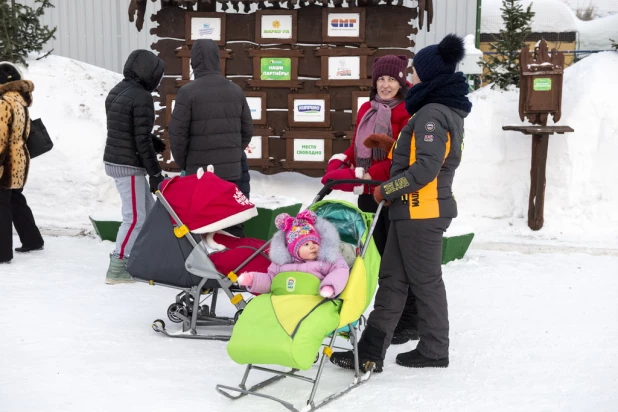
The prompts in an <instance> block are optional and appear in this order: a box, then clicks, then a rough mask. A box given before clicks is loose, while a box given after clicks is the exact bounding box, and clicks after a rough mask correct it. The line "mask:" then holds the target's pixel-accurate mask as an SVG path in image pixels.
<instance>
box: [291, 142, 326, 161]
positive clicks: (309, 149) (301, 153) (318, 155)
mask: <svg viewBox="0 0 618 412" xmlns="http://www.w3.org/2000/svg"><path fill="white" fill-rule="evenodd" d="M294 160H295V161H299V162H323V161H324V140H323V139H294Z"/></svg>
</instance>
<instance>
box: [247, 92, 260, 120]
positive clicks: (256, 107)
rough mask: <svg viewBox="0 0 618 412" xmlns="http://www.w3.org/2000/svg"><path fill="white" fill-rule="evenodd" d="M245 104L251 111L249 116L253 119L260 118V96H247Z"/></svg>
mask: <svg viewBox="0 0 618 412" xmlns="http://www.w3.org/2000/svg"><path fill="white" fill-rule="evenodd" d="M247 104H248V105H249V110H250V111H251V118H252V119H253V120H262V116H263V114H262V98H261V97H247Z"/></svg>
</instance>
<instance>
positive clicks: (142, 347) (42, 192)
mask: <svg viewBox="0 0 618 412" xmlns="http://www.w3.org/2000/svg"><path fill="white" fill-rule="evenodd" d="M616 67H618V53H602V54H598V55H594V56H591V57H588V58H586V59H584V60H582V61H581V62H579V63H577V64H575V65H574V66H572V67H571V68H569V69H567V70H566V73H565V83H564V99H563V112H562V119H561V120H560V121H559V122H558V124H561V125H569V126H571V127H573V128H574V129H575V132H574V133H570V134H567V135H563V136H554V137H551V138H550V147H549V158H548V164H547V167H548V169H547V189H546V204H545V227H544V228H543V229H542V230H541V231H538V232H532V231H531V230H529V229H528V228H527V225H526V211H527V203H528V191H529V180H530V177H529V168H530V137H527V136H523V135H520V134H518V133H514V132H504V131H502V129H501V127H502V126H503V125H507V124H521V122H520V120H519V117H518V115H517V99H518V92H517V91H516V90H512V91H508V92H499V91H494V90H490V89H489V88H485V89H482V90H480V91H477V92H475V93H474V94H472V95H471V99H472V101H473V103H474V108H473V112H472V114H471V115H470V116H469V117H468V119H467V120H466V147H465V150H464V158H463V162H462V165H461V167H460V169H459V170H458V173H457V177H456V180H455V192H456V195H457V199H458V203H459V207H460V217H459V218H457V219H456V220H455V221H454V224H453V226H452V230H450V231H449V234H451V233H453V232H461V231H465V229H467V228H471V229H472V230H473V231H474V232H475V234H476V237H475V241H474V242H473V244H472V249H471V251H470V252H469V253H468V255H467V256H466V258H465V259H463V260H462V261H458V262H452V263H450V264H448V265H446V266H445V267H444V273H445V282H446V284H447V293H448V296H449V309H450V321H451V365H450V367H449V368H448V369H443V370H408V369H404V368H401V367H399V366H397V365H395V364H394V356H395V355H396V353H398V352H399V351H408V350H411V349H412V348H413V347H414V344H411V343H409V344H406V345H404V346H403V347H401V348H398V347H393V348H391V349H390V350H389V352H388V357H387V367H386V370H385V373H383V374H381V375H376V376H375V377H373V378H372V380H371V381H370V382H369V383H368V384H366V385H365V386H363V387H361V388H358V389H356V390H355V391H354V392H352V393H351V394H349V395H348V396H346V397H345V398H343V399H341V400H339V401H337V402H335V403H333V404H332V405H330V406H328V407H327V408H324V410H325V411H336V410H337V411H341V410H343V411H357V410H376V411H381V410H388V409H393V410H394V409H398V410H405V411H407V410H444V411H495V410H496V409H500V410H504V411H531V410H533V411H584V410H586V411H588V410H594V411H615V410H618V393H617V392H616V389H615V388H616V387H618V366H617V365H618V346H617V345H616V341H617V339H618V327H617V326H616V318H617V315H618V305H616V303H615V294H616V290H618V269H617V268H618V229H617V228H618V214H616V206H617V205H618V186H617V185H616V184H615V180H616V179H615V159H616V158H618V140H616V135H617V134H618V117H616V112H618V100H616V97H615V96H617V95H618V79H617V78H616V77H615V76H614V74H615V73H614V72H615V68H616ZM26 76H27V77H28V78H30V79H32V80H33V81H34V82H35V86H36V90H35V94H34V100H35V104H34V107H33V110H32V116H33V118H36V117H39V116H40V117H42V118H43V120H44V121H45V124H46V126H47V129H48V131H49V132H50V135H51V136H52V138H53V140H54V143H55V147H54V149H53V150H52V151H51V152H50V153H48V154H46V155H45V156H41V157H40V158H37V159H34V160H33V162H32V165H31V174H30V177H29V181H28V184H27V186H26V190H25V193H26V195H27V197H28V199H29V202H30V204H31V206H32V208H33V210H34V214H35V217H36V219H37V222H38V223H39V224H40V225H41V226H42V227H43V231H44V234H45V241H46V246H45V250H44V251H43V252H38V253H32V254H29V255H26V256H24V255H18V256H16V257H15V259H14V261H13V263H12V264H10V265H2V266H0V278H1V279H2V282H0V313H2V316H0V328H1V330H2V331H3V332H2V335H1V336H2V339H0V412H14V411H19V412H21V411H62V412H65V411H80V412H81V411H83V410H92V411H110V410H116V411H118V412H128V411H142V410H143V411H149V412H150V411H169V410H171V409H174V410H176V409H178V410H186V409H188V408H191V409H198V408H201V409H204V410H209V411H222V410H232V411H236V410H239V411H240V410H244V411H252V410H258V411H276V410H282V408H279V407H278V406H276V405H273V404H271V403H269V402H267V401H264V400H260V399H257V400H256V399H245V400H241V401H238V402H237V403H231V402H230V401H228V400H227V399H225V398H223V397H222V396H220V395H218V394H217V393H216V392H215V390H214V386H215V384H216V383H225V384H231V385H233V384H236V383H238V382H239V380H240V374H241V372H242V370H243V367H242V366H239V365H235V364H234V363H233V362H232V361H231V360H230V359H229V358H228V357H227V354H226V352H225V344H224V343H221V342H206V341H187V340H175V339H170V338H165V337H163V336H161V335H158V334H156V333H155V332H154V331H152V329H151V328H150V324H151V322H152V321H153V320H154V319H157V318H162V319H165V316H166V315H165V312H166V309H167V307H168V305H169V304H170V303H172V302H173V300H174V296H175V294H176V291H175V290H171V289H167V288H163V287H150V286H147V285H144V284H136V285H119V286H113V287H112V286H107V285H105V284H104V283H103V279H104V276H105V270H106V268H107V264H108V257H107V255H108V253H109V252H110V251H111V250H112V249H113V245H112V244H111V243H110V242H102V241H99V240H97V239H95V238H94V237H93V236H92V228H91V226H90V223H89V221H88V216H89V215H93V214H100V213H111V214H114V213H116V214H118V212H119V199H118V195H117V194H116V192H115V189H114V187H113V182H112V180H111V179H109V178H108V177H107V176H105V174H104V171H103V165H102V152H103V145H104V140H105V114H104V104H103V102H104V99H105V96H106V95H107V92H108V91H109V89H110V88H111V87H112V86H113V85H114V84H115V82H117V81H118V80H119V78H120V76H119V75H117V74H115V73H111V72H107V71H105V70H102V69H98V68H96V67H92V66H89V65H87V64H83V63H79V62H75V61H72V60H68V59H64V58H60V57H55V56H51V57H49V58H47V59H45V60H42V61H31V66H30V68H29V70H28V71H27V72H26ZM251 183H252V194H255V195H256V196H255V199H256V201H257V202H264V203H265V204H266V203H268V204H272V199H271V198H269V196H271V195H276V196H285V197H286V198H288V199H286V200H285V201H286V202H287V201H289V198H290V197H293V198H296V199H298V200H300V201H301V202H302V203H303V204H305V205H306V204H308V203H309V202H310V201H311V200H312V198H313V197H314V195H315V194H316V193H317V192H318V190H319V189H320V184H319V179H312V178H308V177H305V176H302V175H298V174H294V173H282V174H279V175H275V176H265V175H262V174H261V173H257V172H254V173H252V182H251ZM291 188H293V190H291ZM334 197H337V198H344V199H348V200H353V199H354V197H353V196H351V195H349V194H342V193H334ZM77 234H82V235H84V236H74V235H77ZM57 235H62V236H57ZM67 235H73V236H67ZM15 244H16V246H18V245H19V240H18V239H17V238H15ZM219 307H220V309H221V314H228V315H231V314H232V306H231V305H229V304H228V303H227V302H220V305H219ZM168 324H169V322H168ZM173 326H174V325H170V328H171V327H173ZM349 377H350V374H349V373H347V372H346V371H342V370H339V369H336V368H334V367H332V365H330V364H328V365H327V368H326V371H325V374H324V378H323V379H324V380H323V386H322V388H326V389H331V390H336V389H341V388H343V387H345V386H346V385H347V384H348V382H349V381H348V379H349ZM278 388H280V389H274V392H270V393H277V394H278V395H280V396H284V397H288V398H290V399H293V400H295V404H296V406H297V407H302V406H303V404H302V399H303V398H306V396H307V395H308V393H309V391H308V387H307V386H306V384H303V383H302V382H297V381H291V382H282V383H281V384H280V385H279V386H278ZM321 395H324V391H320V392H319V393H318V397H320V396H321Z"/></svg>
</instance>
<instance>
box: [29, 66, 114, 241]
mask: <svg viewBox="0 0 618 412" xmlns="http://www.w3.org/2000/svg"><path fill="white" fill-rule="evenodd" d="M29 64H30V66H29V68H28V69H27V70H26V71H25V73H24V76H25V77H26V78H27V79H29V80H32V81H33V82H34V87H35V90H34V104H33V106H32V109H31V112H30V113H31V117H32V118H33V119H35V118H38V117H40V118H41V119H43V122H44V123H45V126H46V128H47V131H48V132H49V135H50V137H51V138H52V140H53V142H54V148H53V150H52V151H51V152H49V153H47V154H45V155H43V156H41V157H37V158H36V159H33V160H32V162H31V163H30V175H29V177H28V183H27V185H26V188H25V194H26V196H27V198H28V202H29V203H30V204H31V205H32V208H33V209H34V214H35V219H36V221H37V223H38V224H39V225H40V226H43V227H46V228H54V229H70V231H72V232H75V231H83V230H88V231H89V230H91V229H92V226H91V225H90V222H89V220H88V215H89V214H90V213H91V212H95V211H99V212H100V211H101V210H102V209H106V210H107V209H112V210H115V209H117V210H118V212H117V214H119V213H120V212H119V211H120V197H119V196H118V194H117V192H116V189H115V187H114V182H113V180H112V179H110V178H109V177H107V176H106V175H105V171H104V168H103V148H104V147H105V138H106V134H107V129H106V118H105V98H106V97H107V94H108V93H109V91H110V90H111V88H112V87H114V86H115V85H116V83H117V82H119V81H120V80H122V76H121V75H120V74H117V73H114V72H111V71H108V70H105V69H101V68H99V67H96V66H91V65H89V64H86V63H81V62H78V61H75V60H71V59H67V58H64V57H58V56H49V57H47V58H45V59H43V60H40V61H35V60H31V61H29Z"/></svg>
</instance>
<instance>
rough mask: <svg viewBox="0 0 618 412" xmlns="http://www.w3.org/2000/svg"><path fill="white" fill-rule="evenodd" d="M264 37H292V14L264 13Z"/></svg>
mask: <svg viewBox="0 0 618 412" xmlns="http://www.w3.org/2000/svg"><path fill="white" fill-rule="evenodd" d="M262 38H263V39H291V38H292V16H286V15H281V14H279V15H277V14H266V15H262Z"/></svg>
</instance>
